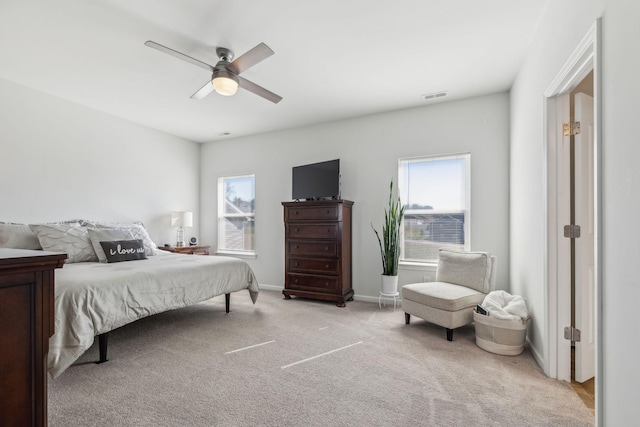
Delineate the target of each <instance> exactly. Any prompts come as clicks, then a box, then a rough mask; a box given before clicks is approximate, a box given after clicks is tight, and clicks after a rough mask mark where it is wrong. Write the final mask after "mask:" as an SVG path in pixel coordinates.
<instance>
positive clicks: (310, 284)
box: [282, 200, 353, 307]
mask: <svg viewBox="0 0 640 427" xmlns="http://www.w3.org/2000/svg"><path fill="white" fill-rule="evenodd" d="M282 205H283V206H284V228H285V261H284V262H285V266H284V269H285V284H284V290H283V291H282V293H283V294H284V296H285V298H287V299H290V298H291V296H292V295H294V296H299V297H305V298H314V299H320V300H325V301H336V302H337V303H338V307H344V306H345V301H349V300H352V299H353V289H352V287H351V209H352V206H353V202H351V201H349V200H320V201H309V202H282Z"/></svg>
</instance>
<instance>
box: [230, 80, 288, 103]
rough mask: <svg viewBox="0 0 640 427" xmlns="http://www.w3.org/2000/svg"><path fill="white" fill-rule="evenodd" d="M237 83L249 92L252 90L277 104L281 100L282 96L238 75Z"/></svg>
mask: <svg viewBox="0 0 640 427" xmlns="http://www.w3.org/2000/svg"><path fill="white" fill-rule="evenodd" d="M238 83H239V85H240V87H241V88H243V89H246V90H248V91H249V92H253V93H255V94H256V95H258V96H261V97H263V98H264V99H266V100H269V101H271V102H273V103H274V104H277V103H278V102H280V101H281V100H282V97H281V96H280V95H276V94H275V93H273V92H271V91H269V90H267V89H265V88H263V87H262V86H258V85H257V84H255V83H254V82H252V81H250V80H247V79H245V78H244V77H240V76H238Z"/></svg>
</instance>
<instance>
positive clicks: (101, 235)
mask: <svg viewBox="0 0 640 427" xmlns="http://www.w3.org/2000/svg"><path fill="white" fill-rule="evenodd" d="M87 232H88V233H89V239H90V240H91V245H92V246H93V250H94V251H95V252H96V255H97V257H98V261H100V262H107V256H106V255H105V253H104V250H103V249H102V245H101V244H100V242H105V241H106V242H111V241H114V240H135V239H134V237H133V233H131V231H130V230H128V229H125V228H93V227H90V228H87Z"/></svg>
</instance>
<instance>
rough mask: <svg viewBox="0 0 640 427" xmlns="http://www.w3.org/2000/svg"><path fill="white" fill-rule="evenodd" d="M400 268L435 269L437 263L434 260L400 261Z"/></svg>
mask: <svg viewBox="0 0 640 427" xmlns="http://www.w3.org/2000/svg"><path fill="white" fill-rule="evenodd" d="M399 267H400V268H401V269H402V270H417V271H436V269H437V267H438V264H436V263H435V262H417V261H400V262H399Z"/></svg>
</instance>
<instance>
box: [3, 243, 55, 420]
mask: <svg viewBox="0 0 640 427" xmlns="http://www.w3.org/2000/svg"><path fill="white" fill-rule="evenodd" d="M66 258H67V254H61V253H54V252H44V251H29V250H21V249H4V248H0V425H3V426H46V425H47V353H48V352H49V337H51V336H52V335H53V332H54V327H55V324H54V312H53V302H54V298H55V293H54V269H56V268H60V267H62V266H63V263H64V260H65V259H66Z"/></svg>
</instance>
